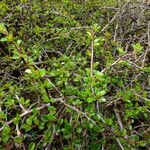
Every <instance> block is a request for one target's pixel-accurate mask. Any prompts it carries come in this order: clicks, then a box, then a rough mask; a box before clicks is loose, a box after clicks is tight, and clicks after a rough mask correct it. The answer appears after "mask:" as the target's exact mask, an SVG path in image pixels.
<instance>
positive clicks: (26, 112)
mask: <svg viewBox="0 0 150 150" xmlns="http://www.w3.org/2000/svg"><path fill="white" fill-rule="evenodd" d="M63 99H64V97H61V98H56V99H55V100H56V101H59V102H61V103H63V104H64V105H65V106H67V107H68V108H71V109H73V110H75V111H76V112H77V113H78V114H81V115H83V116H84V117H86V118H87V119H88V120H89V121H91V122H92V123H93V124H94V125H96V126H97V127H98V125H97V124H96V122H95V121H94V120H93V119H91V118H90V117H89V116H88V115H87V114H86V113H85V112H82V111H80V110H79V109H77V108H75V107H73V106H71V105H69V104H67V103H66V102H64V100H63ZM50 105H51V104H50V103H47V104H44V105H42V106H41V107H38V108H35V109H31V110H26V111H25V112H24V113H22V114H20V117H24V116H26V115H28V114H30V113H32V112H33V111H34V110H42V109H44V108H46V107H49V106H50ZM13 120H14V119H12V120H10V121H8V122H6V125H10V124H12V123H13ZM4 127H5V125H4V126H2V127H1V128H0V131H1V130H3V128H4Z"/></svg>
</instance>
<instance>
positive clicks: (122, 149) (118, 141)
mask: <svg viewBox="0 0 150 150" xmlns="http://www.w3.org/2000/svg"><path fill="white" fill-rule="evenodd" d="M117 143H118V145H119V146H120V148H121V150H124V148H123V146H122V144H121V143H120V140H119V139H118V138H117Z"/></svg>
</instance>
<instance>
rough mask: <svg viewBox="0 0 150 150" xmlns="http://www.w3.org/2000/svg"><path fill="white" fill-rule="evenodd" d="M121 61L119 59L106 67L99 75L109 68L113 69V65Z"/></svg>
mask: <svg viewBox="0 0 150 150" xmlns="http://www.w3.org/2000/svg"><path fill="white" fill-rule="evenodd" d="M120 60H121V58H120V57H119V58H118V59H117V60H116V61H115V62H114V63H113V64H112V65H111V66H108V67H106V68H104V69H103V70H102V71H101V73H104V72H105V71H106V70H108V69H109V68H111V67H113V66H114V65H116V64H117V63H118V62H119V61H120Z"/></svg>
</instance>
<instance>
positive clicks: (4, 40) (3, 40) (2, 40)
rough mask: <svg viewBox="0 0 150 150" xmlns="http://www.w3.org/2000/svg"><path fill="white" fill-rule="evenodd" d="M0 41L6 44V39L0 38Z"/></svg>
mask: <svg viewBox="0 0 150 150" xmlns="http://www.w3.org/2000/svg"><path fill="white" fill-rule="evenodd" d="M0 41H1V42H7V41H8V39H7V38H5V37H4V38H1V39H0Z"/></svg>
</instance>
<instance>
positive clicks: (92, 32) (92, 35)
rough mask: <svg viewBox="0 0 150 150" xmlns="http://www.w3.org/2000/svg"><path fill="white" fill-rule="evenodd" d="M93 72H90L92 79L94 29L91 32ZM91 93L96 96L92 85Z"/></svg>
mask: <svg viewBox="0 0 150 150" xmlns="http://www.w3.org/2000/svg"><path fill="white" fill-rule="evenodd" d="M91 38H92V39H91V68H90V70H91V72H90V76H91V79H92V77H93V57H94V31H93V29H92V31H91ZM91 91H92V94H93V95H94V90H93V86H92V84H91Z"/></svg>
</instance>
